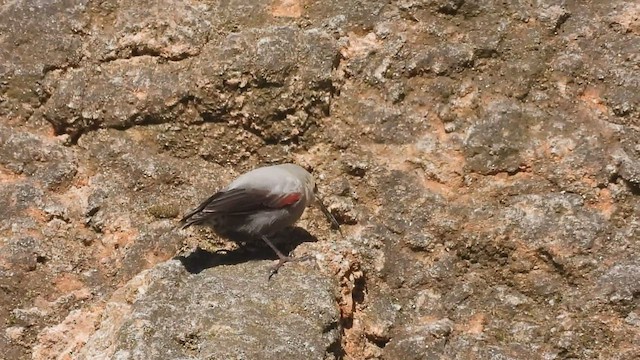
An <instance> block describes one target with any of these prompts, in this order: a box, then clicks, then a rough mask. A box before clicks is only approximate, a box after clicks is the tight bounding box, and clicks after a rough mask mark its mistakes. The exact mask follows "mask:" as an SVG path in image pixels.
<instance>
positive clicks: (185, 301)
mask: <svg viewBox="0 0 640 360" xmlns="http://www.w3.org/2000/svg"><path fill="white" fill-rule="evenodd" d="M262 265H265V263H264V262H261V263H256V262H250V263H244V264H239V265H235V266H221V267H220V268H215V269H208V270H205V271H202V272H200V273H198V274H189V273H188V272H187V271H185V268H184V266H183V265H182V264H181V263H180V262H179V261H177V260H172V261H169V262H166V263H164V264H162V265H158V266H156V267H154V268H153V269H151V270H147V271H145V272H143V273H141V274H140V275H138V276H136V277H135V278H133V279H132V280H131V281H130V282H129V283H128V284H126V285H125V286H124V287H122V288H120V289H119V290H118V291H117V292H116V293H115V294H114V296H113V297H112V298H111V300H110V301H109V302H108V303H107V304H106V306H105V310H104V312H103V314H102V321H101V322H100V325H99V330H98V331H96V332H95V333H94V334H93V335H92V336H91V337H90V338H89V339H88V341H87V345H86V346H85V347H84V348H83V349H82V351H81V352H80V354H79V358H81V359H282V358H289V359H335V356H336V355H337V354H335V353H332V351H335V350H336V349H339V343H340V332H339V329H338V322H339V319H340V316H339V311H338V307H337V306H336V304H335V297H334V294H333V286H332V284H331V283H330V282H329V281H327V278H325V277H322V276H317V275H315V276H314V275H313V274H311V275H309V274H305V273H304V272H302V271H283V272H282V273H281V274H280V275H281V276H278V277H277V279H274V280H273V281H267V279H266V275H265V274H266V272H267V269H268V267H269V266H262ZM296 265H297V264H296ZM296 268H297V266H296ZM298 270H299V269H298Z"/></svg>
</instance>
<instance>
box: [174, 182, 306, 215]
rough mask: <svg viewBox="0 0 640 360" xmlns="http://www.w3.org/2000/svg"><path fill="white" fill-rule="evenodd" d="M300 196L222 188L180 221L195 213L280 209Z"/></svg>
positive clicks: (293, 193) (244, 212)
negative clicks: (222, 189)
mask: <svg viewBox="0 0 640 360" xmlns="http://www.w3.org/2000/svg"><path fill="white" fill-rule="evenodd" d="M301 197H302V194H301V193H299V192H291V193H284V194H273V193H271V192H269V191H265V190H257V189H245V188H234V189H230V190H224V191H220V192H217V193H215V194H213V196H211V197H210V198H208V199H207V200H205V201H204V202H203V203H202V204H200V206H198V207H197V208H196V209H194V210H193V211H191V212H190V213H189V214H187V215H186V216H185V217H184V218H183V219H182V221H186V220H187V219H189V218H190V217H191V216H193V215H195V214H197V213H204V214H214V213H215V214H224V215H243V214H250V213H253V212H256V211H260V210H267V209H280V208H283V207H287V206H290V205H293V204H295V203H296V202H297V201H298V200H300V198H301Z"/></svg>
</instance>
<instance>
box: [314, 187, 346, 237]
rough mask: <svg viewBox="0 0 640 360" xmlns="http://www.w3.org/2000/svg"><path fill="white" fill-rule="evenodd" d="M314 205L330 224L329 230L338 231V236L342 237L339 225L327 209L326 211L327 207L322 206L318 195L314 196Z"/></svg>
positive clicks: (322, 203)
mask: <svg viewBox="0 0 640 360" xmlns="http://www.w3.org/2000/svg"><path fill="white" fill-rule="evenodd" d="M316 203H317V204H318V206H319V207H320V210H322V213H323V214H324V216H325V217H326V218H327V220H329V222H330V223H331V228H332V229H334V230H338V232H340V236H342V237H344V234H343V233H342V229H340V224H339V223H338V220H336V218H335V217H334V216H333V214H332V213H331V212H330V211H329V209H327V207H326V206H324V202H323V201H322V198H321V197H320V195H318V194H316Z"/></svg>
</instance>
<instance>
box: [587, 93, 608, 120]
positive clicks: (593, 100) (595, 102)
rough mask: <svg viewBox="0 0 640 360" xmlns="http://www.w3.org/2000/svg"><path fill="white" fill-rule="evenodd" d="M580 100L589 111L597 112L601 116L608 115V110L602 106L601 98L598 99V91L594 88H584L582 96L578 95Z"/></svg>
mask: <svg viewBox="0 0 640 360" xmlns="http://www.w3.org/2000/svg"><path fill="white" fill-rule="evenodd" d="M580 100H582V101H583V102H584V103H585V104H586V105H587V106H588V107H589V108H591V109H594V110H597V111H599V112H601V113H603V114H606V113H608V108H607V106H606V105H604V104H603V101H602V98H601V97H600V91H599V90H598V89H596V88H595V87H588V88H586V89H585V90H584V92H583V93H582V95H580Z"/></svg>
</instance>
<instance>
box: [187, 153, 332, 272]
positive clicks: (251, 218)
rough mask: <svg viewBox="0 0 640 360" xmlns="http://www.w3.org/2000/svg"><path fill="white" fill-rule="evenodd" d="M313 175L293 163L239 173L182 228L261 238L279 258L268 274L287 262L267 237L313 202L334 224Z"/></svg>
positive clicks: (188, 218) (298, 217) (193, 214)
mask: <svg viewBox="0 0 640 360" xmlns="http://www.w3.org/2000/svg"><path fill="white" fill-rule="evenodd" d="M317 190H318V188H317V186H316V184H315V180H314V179H313V176H311V174H309V173H308V172H307V171H306V170H305V169H303V168H302V167H300V166H298V165H295V164H281V165H274V166H266V167H261V168H257V169H255V170H252V171H249V172H247V173H245V174H242V175H241V176H240V177H238V178H237V179H235V180H234V181H233V182H231V184H229V185H228V186H227V187H225V188H224V189H222V190H220V191H218V192H217V193H215V194H213V195H212V196H211V197H209V198H208V199H207V200H205V201H204V202H203V203H202V204H200V206H198V207H197V208H195V209H194V210H193V211H191V212H189V213H188V214H187V215H185V216H184V218H182V220H181V222H182V223H183V225H182V229H184V228H187V227H189V226H191V225H206V226H210V227H212V228H213V229H214V230H215V231H216V232H217V233H218V234H220V235H222V236H231V237H233V235H248V236H250V237H253V238H261V239H262V240H263V241H264V242H265V243H266V244H267V245H268V246H269V247H270V248H271V249H273V251H274V252H275V253H276V255H278V258H279V259H280V260H279V261H278V264H277V265H276V266H274V267H273V268H272V271H271V274H270V277H271V275H273V274H275V273H276V272H277V271H278V269H279V268H280V267H281V266H282V265H283V264H284V263H286V262H288V261H293V260H295V259H294V258H291V257H289V256H286V255H284V254H283V253H282V252H281V251H280V250H278V248H276V246H275V245H274V244H273V243H272V242H271V240H269V236H271V235H273V234H275V233H277V232H278V231H280V230H282V229H284V228H286V227H288V226H291V225H293V224H294V223H295V222H296V221H298V219H300V217H301V216H302V213H303V212H304V210H305V208H306V207H307V206H309V205H312V204H314V203H315V204H318V205H319V206H320V209H321V210H322V212H323V213H324V215H325V216H326V217H327V219H329V221H331V223H332V225H333V226H334V227H337V228H338V230H339V229H340V228H339V225H338V222H337V221H336V219H335V218H334V217H333V215H331V213H330V212H329V211H328V210H327V208H326V207H325V206H324V204H323V203H322V202H321V201H320V199H319V198H318V194H317Z"/></svg>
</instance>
